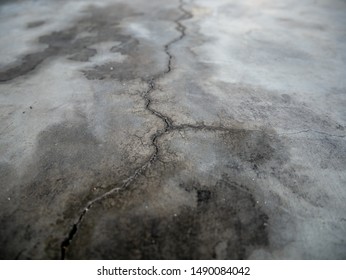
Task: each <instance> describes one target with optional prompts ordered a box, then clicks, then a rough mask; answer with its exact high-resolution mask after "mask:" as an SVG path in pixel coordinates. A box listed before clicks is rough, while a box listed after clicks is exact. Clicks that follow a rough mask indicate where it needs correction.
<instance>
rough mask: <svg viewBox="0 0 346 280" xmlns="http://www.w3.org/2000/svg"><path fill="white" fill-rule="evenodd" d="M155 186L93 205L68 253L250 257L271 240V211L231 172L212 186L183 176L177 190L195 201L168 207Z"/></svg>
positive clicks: (82, 255)
mask: <svg viewBox="0 0 346 280" xmlns="http://www.w3.org/2000/svg"><path fill="white" fill-rule="evenodd" d="M150 185H155V183H154V182H151V183H149V184H148V186H150ZM151 191H153V190H152V189H151V190H149V191H148V190H147V191H144V192H142V191H140V190H139V189H135V188H134V189H133V190H131V191H128V192H124V193H121V194H118V195H117V196H116V197H113V198H112V199H111V200H112V204H111V205H113V206H110V204H109V203H107V202H105V203H103V207H101V208H99V206H96V208H93V211H91V212H90V213H89V214H90V215H89V214H88V218H87V219H86V220H85V223H83V224H82V228H81V229H80V230H81V233H80V235H79V236H78V235H77V237H76V240H74V243H73V244H72V245H71V246H72V247H71V248H70V249H71V251H70V252H69V255H68V258H77V259H78V258H88V259H90V258H91V259H245V258H247V257H248V255H249V254H250V253H251V251H252V250H253V249H255V248H259V247H263V246H267V245H268V233H267V229H266V225H267V223H268V217H267V215H266V214H265V213H264V212H263V210H262V209H261V208H260V207H259V206H258V205H257V204H256V201H255V199H254V197H253V195H252V194H251V192H250V191H249V190H248V189H247V187H246V186H244V185H242V184H239V183H236V182H232V181H231V180H230V179H229V178H228V177H227V176H225V177H223V179H222V180H219V181H217V182H216V184H215V185H209V186H207V185H202V184H200V183H199V182H198V181H189V182H182V183H181V184H180V186H179V187H178V189H176V191H177V192H180V191H185V192H186V196H189V197H190V196H191V197H192V198H194V201H191V203H190V206H189V205H184V206H180V207H179V208H178V209H175V210H174V211H168V212H167V211H165V213H162V212H160V211H158V209H155V205H156V203H157V202H155V196H151V195H149V196H146V195H145V193H148V192H151ZM156 199H157V197H156ZM162 203H164V202H162ZM143 204H145V205H147V206H146V207H144V209H143ZM107 205H108V206H107ZM104 207H106V208H104ZM167 208H169V207H167ZM167 208H166V210H167ZM101 213H103V214H102V215H101V216H99V218H97V216H98V215H100V214H101ZM155 213H156V214H155ZM220 244H223V245H222V246H220Z"/></svg>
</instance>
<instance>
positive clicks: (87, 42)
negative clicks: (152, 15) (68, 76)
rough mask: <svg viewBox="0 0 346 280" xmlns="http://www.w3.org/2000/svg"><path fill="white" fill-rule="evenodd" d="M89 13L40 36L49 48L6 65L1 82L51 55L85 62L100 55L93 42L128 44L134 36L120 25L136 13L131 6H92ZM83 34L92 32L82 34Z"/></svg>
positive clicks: (36, 65)
mask: <svg viewBox="0 0 346 280" xmlns="http://www.w3.org/2000/svg"><path fill="white" fill-rule="evenodd" d="M86 13H87V16H85V17H83V18H81V19H79V20H78V21H77V22H76V23H75V25H74V26H73V27H70V28H67V29H65V30H62V31H56V32H53V33H51V34H49V35H44V36H41V37H39V38H38V42H39V43H43V44H47V45H48V47H47V48H46V49H45V50H43V51H40V52H36V53H31V54H27V55H25V56H24V57H22V58H21V59H19V60H18V61H15V62H13V63H12V64H10V65H7V66H6V67H4V69H2V70H1V71H0V82H5V81H10V80H13V79H15V78H17V77H19V76H23V75H26V74H28V73H29V72H31V71H33V70H34V69H36V68H37V67H38V66H39V65H40V64H41V63H42V62H43V61H45V60H46V59H48V58H50V57H54V56H61V55H63V56H65V55H69V56H71V58H70V59H73V60H76V61H81V62H85V61H88V60H89V58H90V57H92V56H94V55H95V54H96V51H95V50H93V49H92V48H90V46H91V45H94V44H96V43H100V42H109V41H114V42H121V43H126V42H127V41H128V40H130V39H131V36H128V35H125V34H123V31H122V28H121V27H120V26H119V25H120V22H121V20H122V19H124V18H126V17H129V16H134V15H136V13H134V12H133V11H132V10H131V9H130V8H129V7H128V6H127V5H123V4H115V5H111V6H108V7H106V8H100V7H89V9H88V10H87V11H86ZM35 24H36V26H38V25H37V24H38V22H36V23H31V24H29V25H31V27H35ZM42 24H43V23H42ZM81 33H87V34H89V35H87V36H83V37H78V34H81Z"/></svg>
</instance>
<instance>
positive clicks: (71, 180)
mask: <svg viewBox="0 0 346 280" xmlns="http://www.w3.org/2000/svg"><path fill="white" fill-rule="evenodd" d="M99 144H100V142H99V140H98V139H97V138H96V137H95V136H94V134H93V133H92V131H91V130H90V129H89V127H88V125H87V123H86V122H85V121H84V120H82V121H79V120H78V121H77V120H76V121H72V122H71V121H69V122H63V123H59V124H56V125H53V126H50V127H49V128H47V129H46V130H44V131H42V132H41V133H40V134H39V136H38V139H37V149H36V152H35V153H34V155H35V156H34V158H33V159H32V163H31V164H29V166H28V169H27V171H26V172H25V174H24V175H23V176H22V177H21V178H17V181H16V177H15V176H16V174H15V171H14V170H13V168H12V167H11V166H9V165H8V164H2V165H0V176H1V180H2V182H4V183H6V182H8V183H11V184H12V185H13V184H16V186H15V187H13V188H11V191H9V193H8V196H9V197H11V201H7V198H6V201H5V202H9V203H8V204H7V203H1V205H2V207H0V209H2V211H1V212H2V214H1V217H0V218H1V220H0V222H1V225H2V226H1V230H0V258H2V259H14V258H16V256H17V255H18V253H19V252H21V254H19V255H18V258H20V259H25V258H30V259H32V258H34V259H35V258H48V259H59V258H60V250H59V249H60V244H61V240H60V239H61V236H62V235H64V234H65V232H64V230H65V229H67V228H69V225H70V224H71V223H72V222H73V220H74V219H75V213H76V212H79V211H80V209H81V208H82V207H83V206H84V205H85V204H86V203H87V202H88V201H89V200H91V199H93V198H94V197H95V196H98V195H100V194H102V193H103V192H105V191H107V190H109V188H112V187H114V186H115V185H117V184H118V183H121V182H122V181H123V180H124V179H125V178H126V177H127V176H128V174H127V173H128V172H131V170H130V171H128V169H131V166H132V164H133V165H134V166H135V163H133V162H132V163H131V162H130V159H129V157H126V156H124V157H123V158H122V164H123V165H122V164H119V166H115V165H114V161H113V158H112V157H116V156H118V157H119V158H120V156H121V155H124V153H126V152H125V151H122V152H121V153H122V154H120V153H119V152H118V151H117V150H116V146H112V145H110V146H105V145H99ZM125 167H126V168H128V169H126V168H125ZM14 191H16V192H15V193H14ZM46 227H48V228H49V230H45V228H46ZM43 246H44V247H43ZM23 250H24V251H23Z"/></svg>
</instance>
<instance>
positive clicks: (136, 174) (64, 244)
mask: <svg viewBox="0 0 346 280" xmlns="http://www.w3.org/2000/svg"><path fill="white" fill-rule="evenodd" d="M183 6H184V2H183V1H182V0H180V4H179V7H178V9H179V10H180V11H181V12H182V13H183V14H182V15H181V16H180V17H179V18H178V19H177V20H175V21H174V22H175V24H176V25H177V27H176V30H177V31H179V32H180V35H179V37H177V38H175V39H173V40H172V41H170V42H169V43H168V44H166V45H165V46H164V50H165V53H166V54H167V56H168V63H167V69H166V70H165V71H164V72H163V76H164V75H166V74H167V73H169V72H171V70H172V66H171V64H172V59H173V55H172V54H171V53H170V47H171V46H172V45H173V44H174V43H176V42H178V41H180V40H182V39H183V38H184V37H185V36H186V34H185V31H186V27H185V26H184V25H183V24H182V23H181V22H180V21H182V20H185V19H188V18H191V17H192V14H191V13H190V12H188V11H187V10H185V9H184V7H183ZM156 79H157V78H152V79H150V80H149V81H148V88H147V90H146V91H145V92H144V93H143V94H142V97H143V99H144V101H145V109H146V110H148V111H149V112H150V113H151V114H153V115H155V116H156V117H158V118H159V119H161V120H162V121H163V122H164V124H165V127H164V129H162V130H158V131H156V132H155V133H154V134H153V135H152V137H151V145H152V146H153V147H154V152H153V153H152V155H151V156H150V158H149V159H148V160H147V161H145V162H144V163H143V164H142V166H141V167H139V168H138V169H136V170H135V171H134V173H133V174H132V175H131V176H130V177H129V178H127V179H126V180H125V182H124V183H123V184H122V185H121V186H120V187H117V188H113V189H111V190H110V191H108V192H106V193H104V194H102V195H101V196H98V197H96V198H95V199H93V200H91V201H89V202H88V204H87V206H86V207H85V208H84V210H83V211H82V213H81V214H80V216H79V218H78V220H77V222H76V223H74V224H73V225H72V227H71V229H70V231H69V233H68V236H67V237H66V238H65V239H64V240H63V242H62V243H61V259H65V257H66V251H67V249H68V247H69V246H70V244H71V242H72V240H73V238H74V237H75V235H76V234H77V232H78V227H79V225H80V224H81V222H82V221H83V219H84V217H85V215H86V213H87V212H88V210H89V209H90V208H91V207H92V206H93V204H95V203H96V202H98V201H101V200H103V199H104V198H105V197H108V196H109V195H111V194H113V193H115V192H119V191H121V190H124V189H126V188H127V187H128V186H130V185H131V183H132V182H134V181H135V180H136V179H137V178H138V177H139V176H140V175H142V174H143V173H144V171H145V170H147V169H148V168H149V167H150V165H151V164H152V163H154V162H155V161H156V160H157V158H158V155H159V146H158V143H157V142H158V140H159V138H160V137H161V136H162V135H163V134H165V133H167V132H169V131H172V130H175V129H179V127H174V125H173V122H172V120H171V119H170V118H169V117H168V116H166V115H164V114H162V113H160V112H159V111H156V110H155V109H153V108H151V106H150V105H151V102H152V100H151V97H150V94H151V93H152V92H153V91H154V90H155V89H156V88H155V81H156Z"/></svg>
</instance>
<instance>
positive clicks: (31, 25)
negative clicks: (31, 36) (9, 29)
mask: <svg viewBox="0 0 346 280" xmlns="http://www.w3.org/2000/svg"><path fill="white" fill-rule="evenodd" d="M45 23H46V22H45V21H44V20H38V21H32V22H29V23H28V24H27V28H36V27H39V26H42V25H44V24H45Z"/></svg>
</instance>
